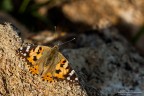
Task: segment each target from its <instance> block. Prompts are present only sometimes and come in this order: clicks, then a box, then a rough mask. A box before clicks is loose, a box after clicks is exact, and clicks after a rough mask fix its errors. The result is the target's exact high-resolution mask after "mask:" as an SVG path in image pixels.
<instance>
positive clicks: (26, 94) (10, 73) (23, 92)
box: [0, 23, 86, 96]
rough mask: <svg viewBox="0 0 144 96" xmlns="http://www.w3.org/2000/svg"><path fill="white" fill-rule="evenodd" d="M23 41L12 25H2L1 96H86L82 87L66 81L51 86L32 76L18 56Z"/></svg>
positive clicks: (0, 57)
mask: <svg viewBox="0 0 144 96" xmlns="http://www.w3.org/2000/svg"><path fill="white" fill-rule="evenodd" d="M21 42H22V41H21V39H20V38H19V37H18V35H17V33H16V32H15V31H14V30H13V29H12V26H10V24H7V23H5V24H3V25H0V53H1V54H0V65H1V66H0V86H1V87H0V95H2V96H86V92H85V91H83V90H82V89H81V87H80V85H73V86H71V87H70V85H69V84H68V83H66V82H65V81H61V82H56V83H54V84H50V83H47V82H43V81H41V79H40V78H39V77H38V76H32V75H31V74H30V73H29V72H28V69H27V66H26V62H24V61H23V60H21V59H20V58H19V56H18V55H17V54H16V50H17V49H18V48H20V46H21Z"/></svg>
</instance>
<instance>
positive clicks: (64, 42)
mask: <svg viewBox="0 0 144 96" xmlns="http://www.w3.org/2000/svg"><path fill="white" fill-rule="evenodd" d="M73 40H75V38H73V39H71V40H69V41H66V42H64V43H61V44H58V46H61V45H64V44H66V43H69V42H71V41H73Z"/></svg>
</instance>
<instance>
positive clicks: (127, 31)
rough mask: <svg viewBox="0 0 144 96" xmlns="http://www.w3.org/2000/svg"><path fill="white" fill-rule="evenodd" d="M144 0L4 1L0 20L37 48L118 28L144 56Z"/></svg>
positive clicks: (0, 7)
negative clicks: (9, 23)
mask: <svg viewBox="0 0 144 96" xmlns="http://www.w3.org/2000/svg"><path fill="white" fill-rule="evenodd" d="M143 4H144V1H143V0H112V1H111V2H110V1H108V0H103V2H101V1H99V0H91V1H88V0H85V1H83V0H1V1H0V18H1V23H3V21H9V22H11V23H13V24H14V25H15V26H16V27H17V28H18V29H19V30H20V31H21V33H22V37H23V38H26V39H28V40H29V41H32V42H33V41H35V42H33V43H36V44H47V43H52V41H58V40H59V39H60V40H64V41H65V40H66V41H67V40H69V39H72V38H73V37H76V36H78V34H80V33H84V34H90V33H96V32H100V31H101V30H104V29H110V28H114V29H116V30H117V32H119V33H120V34H122V35H123V36H124V37H126V39H127V40H128V41H129V42H130V43H131V44H133V45H134V46H135V47H136V48H137V49H138V51H139V52H140V53H141V55H144V43H143V42H144V27H143V24H144V18H143V16H144V6H143Z"/></svg>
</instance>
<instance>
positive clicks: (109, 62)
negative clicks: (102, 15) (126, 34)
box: [63, 30, 144, 96]
mask: <svg viewBox="0 0 144 96" xmlns="http://www.w3.org/2000/svg"><path fill="white" fill-rule="evenodd" d="M111 31H112V30H111ZM80 41H81V42H80ZM76 44H79V48H77V49H69V50H68V49H65V50H64V51H63V52H64V53H65V55H66V56H67V57H69V59H68V60H69V61H70V62H71V63H72V64H74V65H75V66H74V67H75V69H76V68H77V69H78V70H79V71H80V72H82V75H79V76H80V78H83V80H84V81H83V86H85V87H86V86H91V88H94V89H97V90H100V93H101V94H103V95H104V96H117V95H118V96H123V95H122V94H120V92H124V94H125V95H126V92H130V96H143V95H144V82H143V81H144V58H143V57H141V56H140V55H139V54H138V53H137V51H136V50H135V49H134V48H133V47H132V46H131V45H130V44H129V43H128V42H127V41H126V40H125V39H124V38H123V37H121V36H120V35H119V34H117V33H116V32H109V31H108V30H107V31H104V32H103V33H100V34H97V35H96V34H91V35H84V34H81V35H79V39H78V40H77V43H76ZM86 90H87V88H86ZM88 90H89V89H88ZM88 92H89V91H88ZM134 92H135V93H134ZM92 96H93V95H92Z"/></svg>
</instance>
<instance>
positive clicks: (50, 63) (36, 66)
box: [17, 45, 78, 83]
mask: <svg viewBox="0 0 144 96" xmlns="http://www.w3.org/2000/svg"><path fill="white" fill-rule="evenodd" d="M17 52H18V54H19V55H20V56H21V57H23V58H25V59H26V61H27V63H28V65H29V71H30V73H32V74H33V75H39V76H40V77H41V78H42V80H43V81H48V82H50V83H51V82H55V81H59V80H66V81H68V82H70V83H78V78H77V77H76V74H75V71H74V70H73V69H72V68H71V66H70V64H69V62H68V60H67V59H66V58H65V57H64V56H63V55H62V54H61V53H60V52H59V48H58V46H54V47H52V48H51V47H47V46H34V45H30V46H27V47H21V48H19V49H18V50H17Z"/></svg>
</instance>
